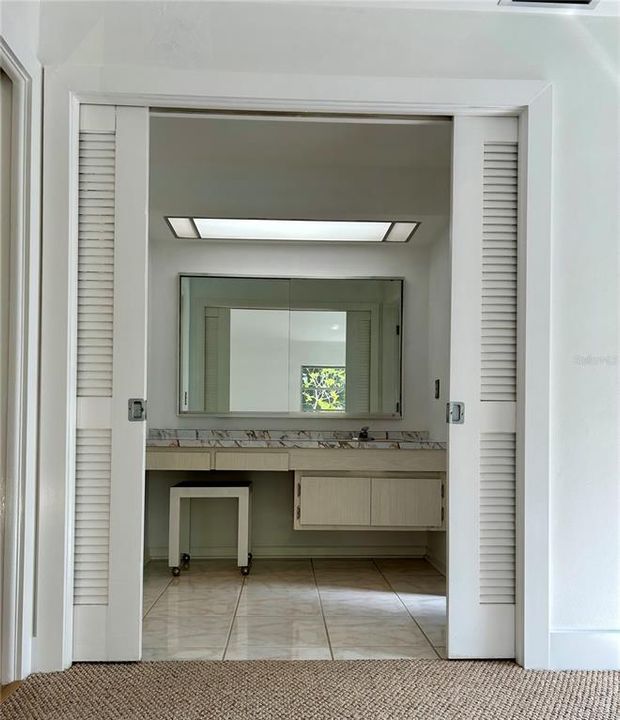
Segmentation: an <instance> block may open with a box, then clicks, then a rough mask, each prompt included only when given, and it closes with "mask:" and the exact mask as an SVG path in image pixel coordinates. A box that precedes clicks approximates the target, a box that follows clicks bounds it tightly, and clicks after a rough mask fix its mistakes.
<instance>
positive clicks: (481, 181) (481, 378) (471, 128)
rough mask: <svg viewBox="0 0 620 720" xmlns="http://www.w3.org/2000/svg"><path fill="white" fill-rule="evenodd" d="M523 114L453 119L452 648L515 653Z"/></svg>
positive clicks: (486, 654)
mask: <svg viewBox="0 0 620 720" xmlns="http://www.w3.org/2000/svg"><path fill="white" fill-rule="evenodd" d="M517 132H518V124H517V120H516V118H502V117H496V118H477V117H466V118H461V117H457V118H455V120H454V139H453V169H452V173H453V176H452V230H451V243H452V306H451V343H450V398H451V400H453V401H455V402H463V403H465V415H464V422H463V423H462V424H450V426H449V433H448V439H449V453H448V490H449V492H448V513H449V516H448V518H449V529H450V532H449V540H448V655H449V657H451V658H512V657H514V654H515V525H516V517H515V512H516V506H515V489H516V488H515V485H516V470H515V454H516V453H515V446H516V432H515V430H516V423H515V417H516V415H515V412H516V378H517V367H516V358H517V314H516V313H517V201H518V197H517V188H518V165H517V163H518V138H517Z"/></svg>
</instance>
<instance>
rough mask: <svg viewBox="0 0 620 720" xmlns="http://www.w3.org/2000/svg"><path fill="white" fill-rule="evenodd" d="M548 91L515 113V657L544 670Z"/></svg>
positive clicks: (549, 180)
mask: <svg viewBox="0 0 620 720" xmlns="http://www.w3.org/2000/svg"><path fill="white" fill-rule="evenodd" d="M552 120H553V113H552V90H551V87H550V86H549V87H547V88H546V89H545V90H544V91H542V92H541V93H539V94H538V95H537V96H536V97H535V98H533V100H532V102H531V103H530V105H529V106H528V109H527V112H526V113H524V114H523V115H522V116H521V118H520V123H519V136H520V143H519V145H520V155H519V163H520V168H521V172H520V188H519V204H520V218H519V233H520V237H519V242H518V248H519V257H518V267H519V280H518V285H519V294H518V302H519V306H518V311H517V317H518V328H517V332H518V338H517V349H518V358H517V407H518V408H519V410H518V412H517V558H516V561H517V565H516V567H517V588H516V589H517V604H516V618H517V619H516V623H517V628H516V629H517V635H516V638H517V643H516V652H517V656H516V657H517V661H518V662H519V663H520V664H522V665H523V666H524V667H526V668H541V669H542V668H546V667H549V613H550V603H551V597H550V588H549V582H550V572H551V569H550V561H549V555H550V530H549V479H550V465H549V459H550V433H549V424H550V413H551V410H550V394H551V381H550V363H551V237H552V236H551V232H552V228H551V191H552V178H551V157H552Z"/></svg>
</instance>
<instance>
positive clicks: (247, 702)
mask: <svg viewBox="0 0 620 720" xmlns="http://www.w3.org/2000/svg"><path fill="white" fill-rule="evenodd" d="M619 697H620V673H611V672H566V673H551V672H532V671H529V672H526V671H524V670H522V669H521V668H519V667H517V666H516V665H514V664H512V663H508V662H470V661H467V662H444V661H439V660H383V661H381V660H361V661H346V662H338V661H303V662H302V661H293V662H291V661H288V662H283V661H253V662H247V661H244V662H232V661H228V662H153V663H136V664H115V665H112V664H110V665H90V664H88V665H86V664H81V665H76V666H74V667H73V668H71V669H70V670H68V671H67V672H64V673H53V674H49V675H35V676H32V677H30V678H29V679H28V680H27V681H26V682H25V683H24V684H23V685H22V686H21V687H20V688H19V689H18V690H17V691H16V692H15V693H13V695H11V696H10V697H9V699H8V700H7V701H6V702H5V703H3V705H2V706H1V708H0V717H2V720H41V719H42V718H45V720H52V719H53V720H61V719H62V720H107V719H108V718H110V720H121V719H122V720H125V719H131V720H164V719H165V720H194V719H198V718H200V719H201V720H202V719H205V720H207V719H208V720H211V719H212V718H213V720H293V719H294V720H349V719H350V720H401V719H402V720H439V719H440V720H450V719H451V718H454V719H456V718H458V719H459V720H465V719H470V718H476V719H477V718H488V719H489V720H504V719H507V718H527V720H556V719H557V720H618V717H620V704H619Z"/></svg>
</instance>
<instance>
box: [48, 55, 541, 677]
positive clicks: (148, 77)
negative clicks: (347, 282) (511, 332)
mask: <svg viewBox="0 0 620 720" xmlns="http://www.w3.org/2000/svg"><path fill="white" fill-rule="evenodd" d="M293 88H294V89H295V90H294V92H293V90H292V89H293ZM548 88H549V86H548V83H546V82H544V81H538V80H488V79H479V80H470V79H437V78H394V77H388V78H379V77H373V78H361V77H348V76H324V75H322V76H310V75H298V76H290V75H287V76H285V75H267V74H252V73H222V72H203V71H190V70H183V71H181V70H175V69H170V68H158V69H157V71H156V72H147V71H145V70H144V69H142V68H127V67H123V68H119V67H112V66H104V67H97V66H92V67H90V66H89V67H63V68H50V69H49V70H48V72H47V73H46V90H45V92H46V108H45V127H46V142H45V148H44V156H45V163H44V183H45V189H46V192H45V196H44V208H43V217H44V227H45V233H44V238H43V243H44V244H43V269H44V277H43V309H44V313H45V316H46V318H51V317H53V318H54V323H53V325H52V324H51V323H50V324H48V323H44V325H43V336H42V367H41V376H42V383H43V385H42V395H41V513H40V518H41V520H40V548H41V553H40V557H39V574H38V586H39V589H40V593H41V599H40V602H39V606H38V607H39V613H38V621H39V639H38V658H37V665H36V667H37V669H39V670H58V669H61V668H63V667H67V666H68V664H70V662H71V654H70V644H71V638H72V628H71V612H70V609H71V591H70V579H71V568H72V561H71V547H72V537H71V522H70V519H71V517H72V494H73V482H74V473H73V467H72V460H71V458H72V455H73V453H72V447H71V438H72V437H73V435H74V433H73V429H74V424H75V408H74V407H73V401H72V397H73V388H74V379H73V370H72V368H73V366H74V363H73V362H72V360H73V357H74V348H73V327H74V322H75V320H74V317H75V312H74V310H75V308H74V302H73V301H74V293H75V256H76V242H75V235H76V233H75V225H76V196H77V193H75V192H74V188H75V170H76V167H77V165H76V162H75V142H76V137H77V134H76V125H75V107H76V105H77V104H78V102H90V103H102V104H116V105H124V104H125V105H142V106H151V107H177V108H183V107H187V108H200V109H206V110H212V109H230V110H235V111H238V112H240V111H247V110H264V111H272V112H279V111H294V110H301V111H312V112H329V113H344V114H346V113H370V114H373V115H379V116H382V115H393V114H400V115H420V114H422V115H424V114H433V115H451V114H456V115H472V114H477V115H488V114H492V115H495V114H512V115H520V116H521V127H526V128H527V132H528V151H529V153H533V152H535V153H536V156H535V157H531V158H530V160H531V163H533V166H532V164H530V168H529V179H528V220H527V227H526V230H525V232H526V245H527V247H528V250H529V252H528V259H527V268H528V270H529V269H530V268H531V269H532V270H533V271H535V272H533V274H532V276H531V277H530V276H528V281H527V284H526V287H525V296H526V298H525V302H526V304H527V307H530V308H532V312H534V311H535V312H536V325H534V317H531V322H530V323H529V324H527V323H526V330H527V332H528V335H529V333H532V340H531V341H530V342H528V343H527V344H525V348H524V358H525V360H524V365H525V381H524V387H525V390H526V392H527V395H528V397H529V398H530V401H529V402H528V404H527V405H526V407H525V413H526V415H525V417H526V418H527V435H525V437H524V443H523V448H524V451H523V452H524V460H523V468H524V469H523V472H524V473H526V475H527V479H528V481H527V485H525V483H522V485H523V487H524V498H523V506H522V507H523V509H524V510H526V513H527V517H528V523H527V531H528V533H529V532H530V530H531V532H532V533H533V537H536V538H542V539H543V542H544V548H541V547H540V546H538V547H536V545H537V543H536V542H534V541H533V540H532V538H531V537H530V536H529V534H528V542H530V543H531V545H529V546H528V548H527V550H528V552H527V558H526V559H527V562H526V565H525V567H523V566H522V570H523V574H524V577H523V578H522V580H521V581H520V592H521V593H522V598H520V600H519V602H520V604H521V606H522V607H524V608H525V609H526V620H527V622H526V624H525V625H524V627H523V628H522V629H523V647H524V648H525V649H526V650H525V654H524V655H523V656H522V657H521V662H523V664H525V665H526V667H545V666H546V665H547V664H548V654H547V653H545V648H546V647H547V646H548V639H549V630H548V607H549V596H548V583H549V574H548V569H549V568H548V564H547V565H545V558H548V536H549V530H548V526H549V522H548V512H549V508H548V500H547V501H545V498H548V488H549V466H548V458H549V413H548V407H549V376H548V373H549V349H550V348H549V336H548V330H549V318H550V296H549V293H548V286H549V282H550V264H549V262H548V260H549V258H550V243H551V237H550V195H551V192H550V191H551V182H550V174H549V172H548V171H547V169H548V168H549V167H550V163H551V144H550V132H551V121H552V116H551V105H550V102H549V100H548V98H549V97H550V95H549V90H548ZM526 111H527V112H526ZM524 123H525V125H524ZM537 168H538V169H539V170H541V174H540V175H539V176H537V172H536V169H537ZM537 258H538V260H540V261H541V264H540V266H537V265H536V262H537ZM65 319H66V321H65V322H63V320H65ZM545 333H546V334H545ZM541 338H542V340H543V341H542V343H540V340H541ZM536 378H538V380H537V379H536ZM532 393H535V394H534V395H532ZM537 409H538V410H540V412H537V411H536V410H537ZM521 422H523V418H521ZM530 438H531V440H530ZM541 497H542V498H543V503H542V505H541V506H537V503H538V501H539V500H540V498H541ZM530 514H531V517H532V518H533V521H532V522H531V523H530V520H529V517H530ZM530 526H531V527H530ZM523 537H524V536H523V534H521V540H522V541H523ZM530 547H531V551H530V550H529V548H530ZM534 555H536V557H535V558H534ZM541 556H542V558H543V562H542V563H539V558H540V557H541ZM546 562H547V563H548V560H547V561H546ZM545 572H546V574H544V573H545ZM536 604H540V605H544V607H543V609H542V610H541V611H540V612H539V616H538V617H536V615H535V614H533V612H534V610H533V609H534V607H535V606H536ZM528 613H529V615H528ZM530 615H531V618H532V619H531V620H530Z"/></svg>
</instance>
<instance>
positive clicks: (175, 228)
mask: <svg viewBox="0 0 620 720" xmlns="http://www.w3.org/2000/svg"><path fill="white" fill-rule="evenodd" d="M166 220H168V222H169V223H170V227H171V228H172V232H174V234H175V235H176V236H177V237H178V238H197V237H199V236H198V232H197V230H196V228H195V227H194V223H193V222H192V221H191V219H190V218H182V217H181V218H173V217H169V218H166Z"/></svg>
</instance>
